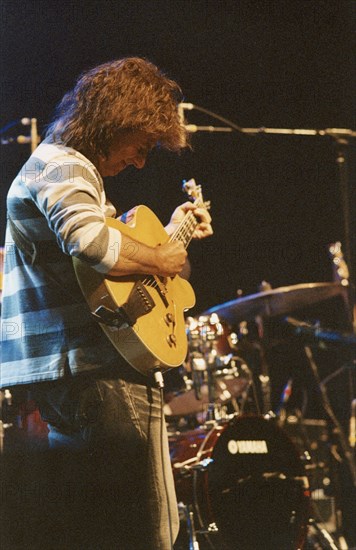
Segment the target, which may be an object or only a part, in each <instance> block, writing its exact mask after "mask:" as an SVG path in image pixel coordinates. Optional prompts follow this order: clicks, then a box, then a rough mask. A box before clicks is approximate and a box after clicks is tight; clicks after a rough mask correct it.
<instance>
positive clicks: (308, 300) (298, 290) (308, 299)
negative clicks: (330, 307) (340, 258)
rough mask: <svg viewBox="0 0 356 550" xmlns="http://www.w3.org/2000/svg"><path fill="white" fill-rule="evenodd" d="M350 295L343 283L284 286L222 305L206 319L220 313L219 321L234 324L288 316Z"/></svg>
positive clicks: (207, 313)
mask: <svg viewBox="0 0 356 550" xmlns="http://www.w3.org/2000/svg"><path fill="white" fill-rule="evenodd" d="M346 292H347V287H345V286H343V285H341V284H339V283H303V284H298V285H292V286H282V287H279V288H273V289H271V290H267V291H264V292H259V293H257V294H250V295H249V296H243V297H242V298H237V299H236V300H231V301H229V302H225V303H224V304H219V305H217V306H214V307H212V308H210V309H208V310H206V311H205V312H204V313H203V314H202V315H212V314H213V313H216V314H217V315H218V316H219V318H221V319H224V320H226V321H228V322H230V323H239V322H241V321H252V320H254V319H255V318H256V317H257V316H260V317H275V316H277V315H284V314H285V313H288V312H290V311H294V310H296V309H298V308H302V307H306V306H309V305H312V304H316V303H318V302H322V301H323V300H327V299H329V298H333V297H334V296H339V295H342V294H344V295H345V296H346Z"/></svg>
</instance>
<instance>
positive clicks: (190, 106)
mask: <svg viewBox="0 0 356 550" xmlns="http://www.w3.org/2000/svg"><path fill="white" fill-rule="evenodd" d="M194 108H195V105H193V103H179V105H178V109H182V111H184V109H185V110H186V111H191V110H192V109H194Z"/></svg>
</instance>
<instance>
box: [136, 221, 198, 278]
mask: <svg viewBox="0 0 356 550" xmlns="http://www.w3.org/2000/svg"><path fill="white" fill-rule="evenodd" d="M197 224H198V222H197V219H196V218H195V216H194V214H193V213H192V212H188V213H187V215H186V217H185V219H184V220H183V221H182V223H181V225H180V226H179V227H178V228H177V229H176V231H175V232H174V233H173V235H172V236H171V238H170V239H169V240H170V241H171V242H172V241H182V242H183V244H184V246H185V247H187V246H188V244H189V243H190V241H191V239H192V237H193V233H194V229H195V227H196V226H197ZM142 284H144V285H147V286H151V287H153V288H158V283H157V281H156V280H155V278H154V277H153V276H152V275H148V276H147V277H145V279H143V281H142Z"/></svg>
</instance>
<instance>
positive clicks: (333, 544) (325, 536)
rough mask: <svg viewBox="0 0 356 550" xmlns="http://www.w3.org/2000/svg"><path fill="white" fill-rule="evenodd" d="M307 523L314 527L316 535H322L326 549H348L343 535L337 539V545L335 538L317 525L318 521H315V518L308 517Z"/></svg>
mask: <svg viewBox="0 0 356 550" xmlns="http://www.w3.org/2000/svg"><path fill="white" fill-rule="evenodd" d="M309 525H310V526H311V527H314V529H315V531H316V532H317V533H318V535H320V536H321V537H322V539H323V541H324V542H325V543H326V544H327V547H326V548H327V549H330V550H347V549H348V546H347V544H346V541H345V539H344V538H343V537H342V538H341V540H340V538H339V540H338V544H339V545H338V546H337V545H336V542H335V540H334V539H333V537H332V536H331V535H330V533H328V532H327V530H326V529H324V527H322V526H321V525H319V523H317V522H316V521H315V519H313V518H310V519H309ZM323 548H324V547H323Z"/></svg>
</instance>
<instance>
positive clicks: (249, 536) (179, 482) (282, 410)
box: [164, 283, 356, 550]
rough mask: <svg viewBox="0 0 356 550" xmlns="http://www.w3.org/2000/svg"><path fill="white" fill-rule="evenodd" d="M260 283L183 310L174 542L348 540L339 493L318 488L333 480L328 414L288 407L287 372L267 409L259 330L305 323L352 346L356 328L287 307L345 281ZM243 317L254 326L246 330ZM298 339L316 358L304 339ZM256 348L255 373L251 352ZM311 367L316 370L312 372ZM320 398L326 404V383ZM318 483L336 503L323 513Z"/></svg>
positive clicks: (214, 545) (173, 417)
mask: <svg viewBox="0 0 356 550" xmlns="http://www.w3.org/2000/svg"><path fill="white" fill-rule="evenodd" d="M263 288H264V290H263V291H261V292H259V293H257V294H253V295H249V296H246V297H239V298H237V299H235V300H232V301H230V302H227V303H224V304H221V305H218V306H216V307H212V308H211V309H209V310H207V311H205V312H203V314H202V315H199V316H197V317H194V318H193V317H188V318H187V319H186V332H187V337H188V344H189V345H188V348H189V351H188V355H187V358H186V361H185V364H184V365H183V367H182V369H181V372H180V376H179V382H180V386H179V387H178V384H177V382H175V383H176V388H175V390H174V389H173V390H172V388H168V391H166V398H165V405H164V412H165V415H166V420H167V426H168V432H169V441H170V454H171V463H172V468H173V474H174V479H175V486H176V492H177V497H178V502H179V509H180V514H181V530H180V536H179V539H178V542H177V545H176V546H175V548H177V550H185V549H187V548H189V549H193V550H198V549H219V550H220V549H225V550H259V549H262V548H263V549H266V548H267V549H269V550H294V549H299V548H310V549H311V548H331V549H337V548H348V546H347V543H346V541H345V538H344V536H343V534H342V525H340V510H338V509H337V510H336V512H335V508H338V503H337V502H336V501H335V498H334V496H332V497H329V498H324V497H325V493H327V488H328V487H329V488H330V485H332V486H333V487H335V486H336V485H337V480H336V479H332V478H333V476H334V477H335V476H336V474H335V475H334V474H333V473H332V467H331V462H332V457H331V453H330V448H331V447H332V445H331V441H330V436H329V426H328V422H327V420H325V419H315V420H313V419H309V418H304V416H303V413H302V412H301V410H300V409H299V408H298V407H296V409H295V410H293V411H288V410H287V402H288V400H289V398H290V394H291V386H292V381H291V380H288V381H287V384H286V386H285V387H284V390H283V392H282V396H281V398H280V400H279V406H278V407H276V408H275V409H274V410H272V406H271V391H272V393H273V388H272V390H271V379H270V367H269V365H268V361H267V360H266V357H267V353H266V347H268V346H269V344H270V341H271V334H268V333H267V332H266V331H265V325H266V324H268V323H269V322H270V320H271V319H273V320H275V319H277V320H278V322H279V321H283V323H284V324H287V325H289V326H290V327H292V329H293V330H294V331H295V330H299V329H302V330H304V329H305V330H306V331H309V332H308V334H307V336H308V338H307V343H308V342H310V340H309V338H310V336H312V340H313V342H314V343H320V341H321V340H322V343H323V344H324V342H325V339H326V341H328V339H329V341H333V342H336V343H338V344H340V345H341V346H346V347H347V349H351V350H355V349H356V337H355V336H354V335H353V334H352V333H349V334H348V333H346V334H345V333H340V332H335V331H334V330H321V329H320V327H317V328H315V327H311V325H309V324H308V323H306V322H303V321H298V320H296V319H294V318H292V317H287V318H286V317H283V316H285V315H287V314H290V313H291V312H294V311H296V310H298V309H301V308H306V307H309V306H311V305H315V304H319V303H320V302H324V301H327V300H329V299H330V298H336V299H341V300H344V299H345V298H346V294H345V287H344V286H343V285H342V284H339V283H310V284H300V285H294V286H290V287H282V288H277V289H271V288H270V287H269V286H268V285H264V286H263ZM282 317H283V319H282ZM249 323H250V324H253V325H255V326H256V330H255V333H254V335H253V336H252V337H251V334H250V327H249ZM232 327H233V328H234V329H236V332H234V331H233V330H232ZM302 335H303V337H304V334H302ZM273 336H276V335H275V334H274V335H273ZM278 338H281V336H280V334H278ZM272 340H273V339H272ZM272 345H273V342H272ZM305 349H306V351H307V352H309V353H310V354H311V357H309V361H310V362H311V363H312V366H313V367H314V363H315V362H314V358H313V355H312V351H311V347H309V346H308V345H305ZM251 350H252V351H253V352H255V355H252V354H251ZM256 354H257V357H258V364H259V367H258V372H257V373H256V367H255V365H251V364H250V359H251V357H256ZM247 358H248V359H247ZM271 367H272V366H271ZM272 368H273V367H272ZM313 374H314V375H315V376H316V377H317V382H320V379H319V376H318V373H317V372H313ZM324 406H325V407H326V409H327V410H326V412H327V413H328V412H329V409H328V407H329V406H330V403H329V401H328V397H327V395H325V392H324V396H323V398H322V407H324ZM328 417H329V414H325V418H326V419H329V418H328ZM334 420H335V422H336V423H337V427H338V431H339V433H338V436H339V438H340V441H339V443H340V445H339V446H340V447H341V449H343V450H344V451H345V453H346V455H348V458H347V457H345V461H346V462H348V465H349V466H350V471H351V477H352V481H353V482H354V483H355V486H356V470H355V462H354V456H353V457H352V456H351V454H352V453H353V451H354V448H353V449H351V437H352V436H351V434H350V445H349V444H348V442H347V439H346V436H345V435H344V434H343V433H342V428H341V426H340V423H339V422H338V421H337V420H336V419H335V418H333V419H331V424H332V426H331V429H332V430H333V429H334V428H335V425H334V423H333V421H334ZM313 429H314V432H313V431H311V430H313ZM340 431H341V433H340ZM353 447H354V445H353ZM329 493H330V492H329ZM318 495H319V497H320V496H322V497H323V498H324V502H323V504H324V505H325V503H326V504H327V505H330V509H331V508H332V509H333V511H334V512H333V513H331V512H330V514H329V515H328V514H327V515H328V517H327V518H325V517H324V519H323V521H322V519H321V515H322V514H321V512H320V509H319V508H318V506H317V504H316V496H318ZM319 500H320V499H319ZM329 516H332V518H330V517H329ZM336 516H338V519H336ZM330 521H331V523H332V525H331V524H330ZM328 522H329V523H328ZM325 525H326V526H327V527H328V528H327V529H326V528H325Z"/></svg>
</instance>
